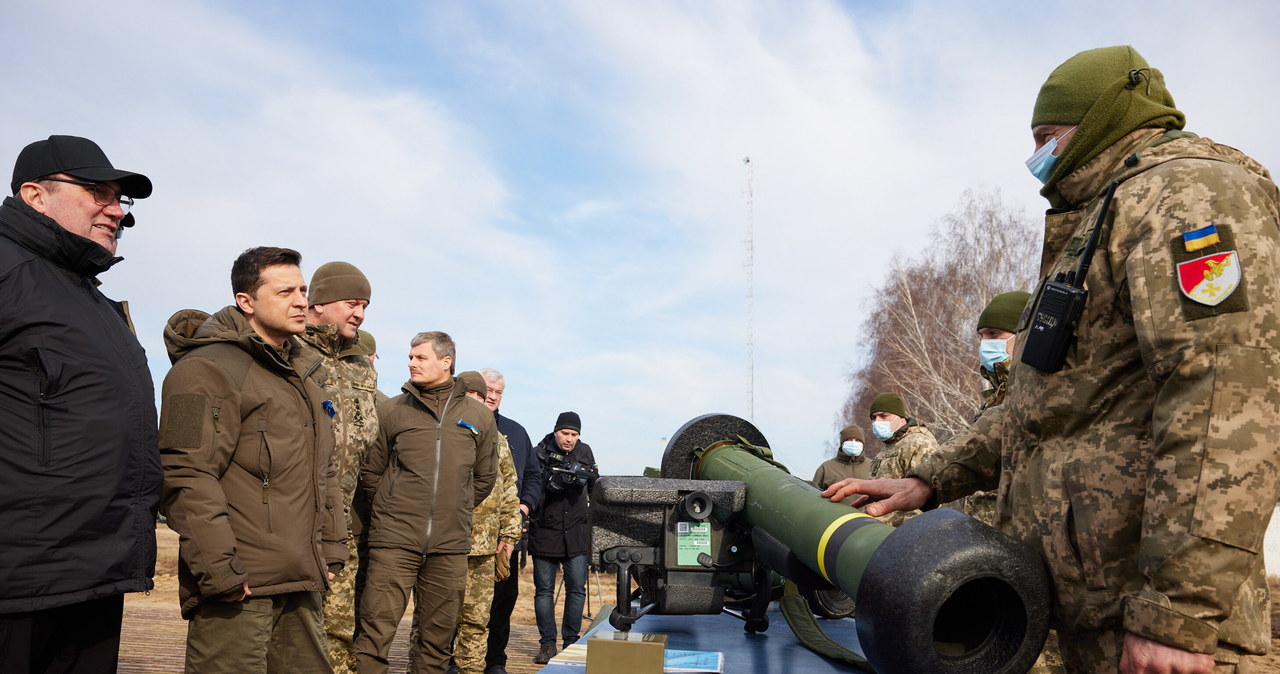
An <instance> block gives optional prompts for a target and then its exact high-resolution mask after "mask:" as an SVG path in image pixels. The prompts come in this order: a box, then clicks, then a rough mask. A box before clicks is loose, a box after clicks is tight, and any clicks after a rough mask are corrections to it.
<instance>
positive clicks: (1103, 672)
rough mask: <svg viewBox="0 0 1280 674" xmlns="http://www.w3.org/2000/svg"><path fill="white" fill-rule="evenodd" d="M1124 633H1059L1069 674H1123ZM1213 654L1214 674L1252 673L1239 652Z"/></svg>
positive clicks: (1221, 646)
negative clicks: (1114, 673)
mask: <svg viewBox="0 0 1280 674" xmlns="http://www.w3.org/2000/svg"><path fill="white" fill-rule="evenodd" d="M1124 635H1125V632H1124V631H1122V630H1100V631H1088V632H1059V633H1058V643H1059V645H1060V646H1061V648H1062V662H1063V665H1064V666H1065V667H1066V671H1068V672H1081V673H1084V672H1088V674H1094V673H1095V672H1097V673H1098V674H1111V673H1112V672H1119V671H1120V656H1121V655H1122V654H1123V652H1124ZM1218 646H1219V650H1218V651H1217V652H1216V653H1214V654H1213V665H1214V666H1213V672H1214V674H1250V672H1252V671H1253V667H1252V664H1251V663H1252V659H1251V658H1250V657H1249V656H1247V655H1244V654H1243V653H1241V652H1239V651H1238V650H1236V649H1234V648H1232V647H1230V646H1227V645H1226V644H1222V643H1219V644H1218Z"/></svg>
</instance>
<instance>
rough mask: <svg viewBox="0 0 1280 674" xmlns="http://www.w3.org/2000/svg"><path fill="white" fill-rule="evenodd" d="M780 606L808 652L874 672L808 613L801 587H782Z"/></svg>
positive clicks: (863, 659) (792, 585) (787, 584)
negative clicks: (837, 641) (829, 634)
mask: <svg viewBox="0 0 1280 674" xmlns="http://www.w3.org/2000/svg"><path fill="white" fill-rule="evenodd" d="M778 607H779V608H780V609H781V610H782V617H783V618H785V619H786V621H787V626H788V627H790V628H791V631H792V632H793V633H795V635H796V638H797V639H799V640H800V643H802V644H804V645H805V647H806V648H808V649H809V650H811V651H813V652H814V653H817V654H818V655H822V656H825V657H828V658H831V659H832V660H838V661H840V662H843V663H845V664H849V665H853V666H854V667H857V668H858V669H862V670H865V671H868V672H873V671H875V670H874V669H872V668H871V663H869V662H867V659H866V658H864V657H862V656H861V655H858V654H857V653H855V652H853V651H851V650H849V649H848V648H845V647H844V646H841V645H840V644H839V643H836V641H835V640H834V639H832V638H831V637H829V636H827V633H826V632H825V631H823V629H822V626H821V625H819V624H818V619H817V618H815V617H813V611H811V610H809V603H808V602H806V601H805V600H804V597H802V596H800V588H799V587H797V586H796V584H795V583H793V582H791V581H789V580H788V581H787V582H786V583H784V584H783V586H782V599H781V600H779V601H778Z"/></svg>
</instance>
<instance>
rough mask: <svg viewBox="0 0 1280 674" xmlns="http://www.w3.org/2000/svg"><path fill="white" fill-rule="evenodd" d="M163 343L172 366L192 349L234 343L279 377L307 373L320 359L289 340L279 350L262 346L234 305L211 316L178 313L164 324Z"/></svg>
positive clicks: (194, 310)
mask: <svg viewBox="0 0 1280 674" xmlns="http://www.w3.org/2000/svg"><path fill="white" fill-rule="evenodd" d="M164 342H165V346H166V347H167V348H168V351H169V360H170V361H172V362H174V363H176V362H178V360H179V359H180V358H182V357H183V356H185V355H187V354H188V353H190V352H191V351H192V350H193V349H196V348H198V347H201V346H205V345H207V344H218V343H231V344H235V345H236V346H238V347H240V348H241V349H244V350H245V351H246V352H247V353H249V355H251V356H253V358H254V360H257V361H258V362H259V363H261V364H262V365H263V366H264V367H266V368H268V369H271V370H274V371H276V372H278V373H281V374H289V373H291V372H294V371H295V370H296V371H303V370H304V369H305V370H310V369H312V368H311V366H312V365H313V364H315V363H318V362H319V360H320V357H319V356H316V355H314V354H308V353H307V352H306V350H304V349H303V348H302V345H301V344H299V343H298V340H297V339H295V338H293V337H290V338H289V339H286V340H285V342H284V344H283V345H282V346H279V347H276V346H272V345H270V344H268V343H266V342H265V341H263V339H262V337H260V336H259V335H258V333H257V332H254V330H253V326H251V325H249V321H248V320H247V319H246V318H245V317H244V314H242V313H240V309H239V308H237V307H235V306H234V305H232V306H226V307H223V308H222V309H219V310H218V312H217V313H215V314H213V315H212V316H210V315H209V314H206V313H204V312H203V311H200V310H198V309H184V310H182V311H179V312H178V313H176V314H174V315H173V316H171V317H170V318H169V322H168V324H167V325H165V328H164ZM312 361H314V363H313V362H312Z"/></svg>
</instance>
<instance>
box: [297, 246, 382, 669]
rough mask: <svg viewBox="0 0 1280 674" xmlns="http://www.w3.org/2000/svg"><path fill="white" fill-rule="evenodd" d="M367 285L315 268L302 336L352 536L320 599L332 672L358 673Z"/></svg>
mask: <svg viewBox="0 0 1280 674" xmlns="http://www.w3.org/2000/svg"><path fill="white" fill-rule="evenodd" d="M369 296H370V288H369V280H368V279H366V278H365V275H364V274H363V273H361V271H360V270H359V269H357V268H356V267H355V266H353V265H351V264H348V263H346V262H329V263H326V264H323V265H320V268H319V269H317V270H316V272H315V274H313V275H312V276H311V287H310V289H309V291H308V295H307V302H308V304H309V305H310V306H309V307H308V308H307V330H306V332H305V333H303V334H302V335H301V336H300V337H301V339H302V343H303V344H304V345H305V346H306V348H307V349H309V350H310V351H313V352H315V353H317V354H319V355H320V357H321V358H322V359H323V362H324V368H325V371H326V372H327V373H328V374H327V376H326V377H325V381H324V390H325V394H326V395H328V396H329V399H328V401H327V403H326V405H325V409H326V411H327V412H328V413H329V416H330V417H331V419H330V420H331V421H332V422H333V434H334V440H335V443H334V444H335V447H334V459H335V462H336V463H337V464H338V485H339V487H340V488H341V490H342V499H343V513H344V515H345V521H346V523H347V529H348V531H349V532H350V533H351V536H350V537H349V538H348V539H347V548H348V549H349V550H350V552H351V557H350V559H349V561H348V562H347V565H346V566H345V567H343V569H342V572H341V573H339V574H338V575H337V577H336V578H334V579H333V581H332V582H330V584H329V588H330V589H329V591H328V592H326V593H325V594H324V630H325V634H326V636H327V637H328V639H329V658H330V660H331V661H332V663H333V671H335V672H354V671H355V665H356V661H355V650H354V649H353V646H352V638H353V634H354V633H355V616H356V611H355V577H356V572H357V564H356V536H355V534H356V533H357V532H355V531H354V529H353V528H352V526H351V524H352V520H351V501H352V496H353V495H354V494H355V491H356V481H357V479H358V478H359V469H360V459H361V458H363V457H364V454H365V452H366V451H367V449H368V447H369V444H370V443H372V442H373V438H374V436H375V435H376V434H377V432H378V413H377V395H378V375H377V373H376V372H375V371H374V369H373V363H372V361H370V360H369V356H368V353H366V352H365V350H364V348H363V347H362V346H360V343H359V334H358V330H359V328H360V324H361V323H363V322H364V311H365V308H366V307H368V306H369Z"/></svg>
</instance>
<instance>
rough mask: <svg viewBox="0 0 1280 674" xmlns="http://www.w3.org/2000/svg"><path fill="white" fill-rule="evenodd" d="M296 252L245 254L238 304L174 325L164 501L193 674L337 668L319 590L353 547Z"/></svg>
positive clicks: (192, 314)
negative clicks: (176, 542)
mask: <svg viewBox="0 0 1280 674" xmlns="http://www.w3.org/2000/svg"><path fill="white" fill-rule="evenodd" d="M300 261H301V258H300V256H299V255H298V254H297V252H295V251H292V250H289V249H287V248H252V249H250V250H247V251H245V252H244V253H243V254H242V255H241V256H240V257H239V258H238V259H237V260H236V262H235V264H234V265H233V266H232V272H231V277H232V289H233V290H234V291H235V299H236V304H235V305H234V306H229V307H226V308H225V309H222V310H221V311H219V312H217V313H216V314H214V315H213V316H209V315H207V314H205V313H204V312H200V311H191V310H188V311H181V312H178V313H177V314H175V315H174V316H173V318H171V319H169V324H168V327H166V329H165V342H166V344H167V345H168V347H169V354H170V358H171V359H172V360H173V362H174V366H173V369H171V370H170V371H169V374H168V375H167V376H166V377H165V380H164V389H163V403H162V408H161V415H160V443H159V444H160V455H161V462H162V464H163V466H164V490H163V493H162V495H161V510H162V511H163V512H164V513H165V515H166V516H167V518H168V523H169V526H170V527H171V528H172V529H173V530H174V531H177V532H178V534H179V535H180V546H181V547H180V549H179V564H178V579H179V583H180V586H179V599H180V601H181V604H182V615H183V617H185V618H187V619H188V620H189V621H190V622H189V623H188V627H187V654H186V669H187V671H188V672H224V671H226V672H232V671H235V672H240V671H254V672H259V671H279V672H284V671H328V669H329V658H328V648H327V646H326V645H325V642H324V635H323V632H322V619H321V599H320V593H321V592H322V591H323V590H324V589H325V588H326V587H327V585H328V580H329V579H331V578H332V577H333V574H334V573H335V572H337V571H339V570H341V569H342V566H343V564H344V563H345V561H346V559H347V554H348V553H347V548H346V544H345V539H346V527H344V526H342V524H341V521H340V516H341V507H342V497H341V495H340V493H339V491H338V486H337V483H336V480H335V479H334V464H333V462H332V450H333V431H332V430H331V429H330V427H329V417H328V415H327V414H326V413H325V410H324V406H323V403H324V401H325V396H324V392H323V391H322V390H321V388H320V386H319V384H318V382H317V381H316V380H317V379H318V378H320V377H322V376H323V371H322V370H321V368H320V365H321V363H320V359H319V358H317V357H315V356H314V355H313V354H310V353H309V352H307V351H306V350H304V349H303V348H302V347H301V345H300V344H299V343H298V341H297V339H296V338H295V335H297V334H299V333H301V332H302V331H303V328H304V326H305V313H304V311H305V309H306V284H305V283H304V282H303V280H302V274H301V272H300V271H299V270H298V263H299V262H300Z"/></svg>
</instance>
